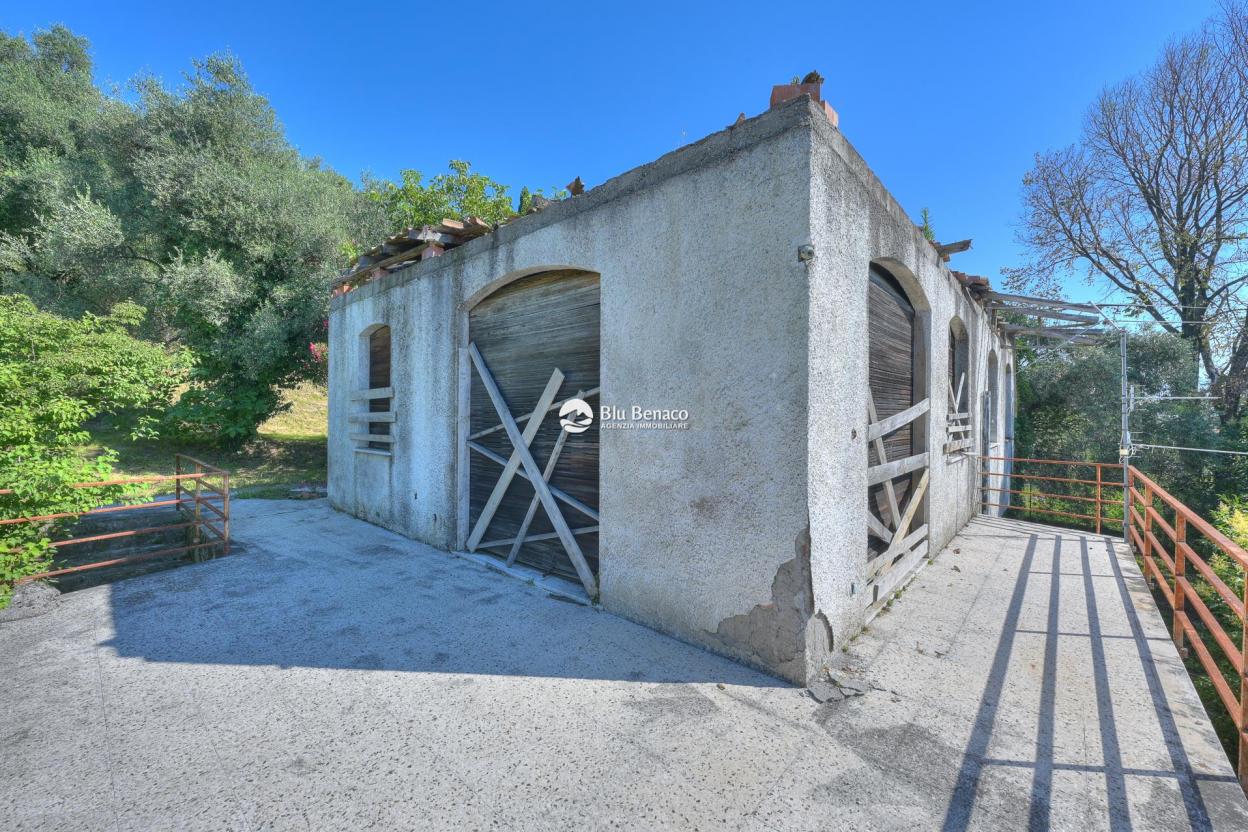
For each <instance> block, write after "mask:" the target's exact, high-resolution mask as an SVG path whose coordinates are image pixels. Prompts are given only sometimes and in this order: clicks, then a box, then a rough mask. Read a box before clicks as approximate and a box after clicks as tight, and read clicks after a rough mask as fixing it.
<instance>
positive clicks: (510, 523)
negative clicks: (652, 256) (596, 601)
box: [466, 270, 600, 596]
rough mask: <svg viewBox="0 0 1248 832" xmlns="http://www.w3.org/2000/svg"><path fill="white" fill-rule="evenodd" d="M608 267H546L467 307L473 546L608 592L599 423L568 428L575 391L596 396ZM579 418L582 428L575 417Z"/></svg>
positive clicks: (470, 540) (594, 398)
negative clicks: (601, 566) (603, 569)
mask: <svg viewBox="0 0 1248 832" xmlns="http://www.w3.org/2000/svg"><path fill="white" fill-rule="evenodd" d="M599 309H600V301H599V287H598V275H596V274H592V273H589V272H583V271H572V270H560V271H548V272H539V273H537V274H532V275H528V276H527V277H523V278H521V279H519V280H516V281H514V282H511V283H508V284H506V285H505V286H503V287H502V288H500V289H498V290H497V291H495V292H494V293H492V294H490V295H488V296H486V297H485V298H484V299H482V300H481V301H480V302H479V303H478V304H477V305H476V306H474V307H473V308H472V309H471V310H470V311H469V313H468V341H469V345H468V349H467V351H466V352H467V356H466V357H467V359H468V360H469V361H470V362H471V365H472V375H471V381H470V382H469V384H470V390H469V396H468V402H469V407H468V411H469V412H468V420H469V425H468V430H467V437H466V439H467V443H468V450H469V451H470V463H469V473H468V495H467V496H468V500H467V503H468V524H469V528H470V529H471V532H470V533H469V535H468V539H467V541H466V546H467V548H468V549H469V550H470V551H476V550H484V551H486V552H490V553H491V554H495V555H498V556H500V557H503V558H506V559H507V563H508V564H512V563H517V562H518V563H521V564H524V565H526V566H529V567H532V568H534V569H538V570H540V571H541V572H543V573H545V574H555V575H559V576H562V577H566V578H570V579H572V580H580V581H581V583H582V584H583V585H584V587H585V589H586V592H588V593H589V594H590V595H591V596H593V595H596V594H597V583H596V576H597V572H598V533H597V532H598V423H597V420H596V419H595V420H593V421H592V422H591V423H590V424H589V425H588V427H585V428H583V429H579V430H565V429H564V428H563V427H562V426H561V424H560V413H559V411H560V409H561V407H562V405H563V404H564V403H566V402H568V401H569V400H571V399H581V400H584V401H586V402H588V403H590V404H591V407H592V406H593V404H594V403H596V402H597V397H598V387H599V353H600V349H599V344H600V336H599ZM573 427H574V428H576V427H580V426H578V425H574V426H573Z"/></svg>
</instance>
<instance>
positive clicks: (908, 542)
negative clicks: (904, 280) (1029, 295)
mask: <svg viewBox="0 0 1248 832" xmlns="http://www.w3.org/2000/svg"><path fill="white" fill-rule="evenodd" d="M867 317H868V354H869V366H868V373H867V384H868V408H867V422H868V428H867V440H868V441H867V483H868V488H867V513H868V517H867V526H868V529H869V534H868V537H867V557H868V561H869V562H870V565H869V567H868V570H867V575H868V578H869V579H870V580H871V581H872V582H873V583H874V584H875V589H876V591H877V593H878V592H880V591H882V590H881V586H882V584H881V580H882V579H883V578H884V575H885V573H886V572H888V571H889V570H891V569H892V567H893V566H894V565H895V564H898V563H901V562H903V561H906V560H907V559H909V560H914V558H915V557H919V556H921V554H922V552H923V551H925V547H926V545H927V544H926V541H927V526H926V524H925V523H924V519H925V518H924V517H923V514H922V506H923V503H922V500H923V496H924V494H925V492H926V489H927V484H928V481H929V480H928V473H927V454H926V453H923V452H922V449H921V448H920V447H919V445H920V444H922V443H920V442H917V441H916V438H918V437H919V436H921V433H919V432H917V431H916V427H917V426H919V425H924V424H926V419H927V415H928V410H929V409H930V401H929V400H928V399H926V398H925V399H923V400H922V401H916V400H915V398H916V397H915V389H916V386H917V385H916V379H915V367H916V360H915V358H916V350H917V349H919V348H920V347H919V345H918V344H916V341H917V340H918V339H917V338H916V323H915V311H914V305H913V304H912V303H911V302H910V300H909V298H908V297H907V296H906V293H905V290H904V289H902V287H901V285H900V284H899V283H898V282H897V281H896V280H895V279H894V278H893V277H892V276H891V275H889V274H888V273H887V272H885V271H883V270H882V269H878V268H875V267H872V268H871V270H870V274H869V285H868V316H867ZM900 572H904V570H900ZM896 579H897V573H894V574H893V575H892V576H890V577H889V578H888V579H887V580H884V584H883V585H884V586H885V587H886V586H887V585H889V584H891V582H892V581H895V580H896ZM881 597H882V596H881Z"/></svg>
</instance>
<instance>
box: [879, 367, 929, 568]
mask: <svg viewBox="0 0 1248 832" xmlns="http://www.w3.org/2000/svg"><path fill="white" fill-rule="evenodd" d="M930 405H931V402H930V400H929V399H924V400H923V401H921V402H919V403H918V404H915V405H912V406H911V407H908V408H906V409H905V410H903V411H901V412H900V413H897V414H895V415H893V416H889V417H888V418H886V419H880V418H879V417H878V415H877V414H876V410H875V396H874V395H873V394H872V393H871V391H870V390H868V391H867V418H868V424H867V441H868V442H870V443H871V446H872V448H873V449H874V450H875V456H876V465H875V466H874V467H873V468H872V469H871V471H878V472H880V473H879V475H878V476H879V478H880V482H881V483H882V484H883V486H884V495H885V497H887V499H888V504H887V507H888V523H889V524H890V525H891V526H892V528H891V529H890V528H889V526H888V525H885V524H884V523H881V522H880V521H879V520H877V519H876V517H875V515H874V514H872V513H871V512H870V511H868V512H867V528H868V529H869V530H870V532H871V534H873V535H875V536H876V537H878V538H880V539H881V540H883V541H884V542H885V543H888V544H890V545H889V547H888V550H887V551H885V552H884V553H883V554H882V555H880V556H879V557H877V558H876V560H875V569H877V570H878V569H879V568H880V567H881V565H882V564H884V563H886V562H888V561H891V560H892V558H894V557H896V556H897V555H898V554H900V553H902V552H905V551H909V550H910V548H911V547H913V546H914V544H915V543H917V542H919V541H920V540H922V539H923V538H924V537H926V535H927V526H926V525H923V526H920V527H919V528H918V529H916V530H915V531H913V532H911V531H910V524H911V523H912V522H914V516H915V514H916V513H917V512H918V509H919V505H920V502H921V501H922V499H923V494H924V492H926V491H927V484H928V474H929V472H928V471H927V470H926V466H927V454H925V453H924V454H916V455H914V456H912V457H907V458H906V459H903V460H898V461H897V462H893V463H890V462H889V460H888V454H887V451H886V449H885V447H884V437H885V436H886V435H888V434H890V433H892V432H893V431H895V430H900V429H901V428H903V427H905V426H906V425H908V424H910V423H911V422H913V421H914V420H915V419H918V418H919V417H920V416H922V415H923V414H924V413H926V412H927V411H928V410H929V408H930ZM920 467H922V468H924V469H925V470H924V471H923V476H922V477H921V478H920V479H919V483H918V485H917V486H915V488H914V491H913V492H912V493H911V494H910V495H909V497H910V499H909V501H908V502H907V504H906V507H905V509H904V510H903V509H902V508H901V506H900V505H898V502H897V491H896V489H895V488H894V487H893V482H892V477H893V476H897V475H899V474H904V473H909V472H910V471H913V470H917V469H918V468H920ZM890 469H891V470H890ZM894 472H895V473H894ZM870 479H871V476H870V472H868V481H870ZM872 574H874V572H872Z"/></svg>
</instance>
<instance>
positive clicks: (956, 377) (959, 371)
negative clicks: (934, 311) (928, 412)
mask: <svg viewBox="0 0 1248 832" xmlns="http://www.w3.org/2000/svg"><path fill="white" fill-rule="evenodd" d="M969 365H970V350H969V347H968V341H967V337H966V327H965V326H963V324H962V321H960V320H959V319H957V318H954V319H953V320H951V321H950V322H949V412H950V413H958V412H963V411H965V410H966V409H967V408H966V407H965V405H966V404H967V403H968V402H969V401H970V383H971V380H970V379H969V378H968V377H967V372H966V370H967V367H968V366H969Z"/></svg>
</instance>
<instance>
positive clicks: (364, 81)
mask: <svg viewBox="0 0 1248 832" xmlns="http://www.w3.org/2000/svg"><path fill="white" fill-rule="evenodd" d="M1215 6H1216V3H1215V2H1213V0H1208V1H1207V2H1204V1H1202V0H1178V1H1177V2H1176V0H1131V2H1125V0H1112V1H1110V0H1082V2H1064V0H1063V1H1062V2H1045V3H1025V4H1022V3H1001V2H999V0H998V2H984V3H977V2H976V3H972V2H966V3H956V2H945V3H932V2H926V3H905V2H891V3H889V2H875V3H862V2H823V3H818V2H816V3H810V4H805V5H803V4H783V5H781V6H772V5H770V4H767V3H751V4H736V3H704V4H693V3H690V4H679V3H665V4H648V3H641V2H633V3H619V4H613V3H587V2H583V0H582V2H576V3H566V4H565V3H538V2H514V0H513V2H509V3H500V4H493V3H489V2H485V0H479V2H477V3H472V4H467V5H465V4H450V5H436V4H435V5H424V4H421V5H417V4H404V3H369V2H359V3H354V4H343V3H333V4H317V3H298V4H295V3H263V2H251V3H230V2H223V3H211V4H206V5H205V4H185V3H160V4H137V3H126V2H112V3H99V2H56V3H48V4H33V3H28V2H24V3H20V4H13V3H9V2H7V1H6V2H0V27H2V28H3V29H4V30H6V31H8V32H10V33H12V32H15V31H21V32H24V33H27V34H29V33H30V32H31V31H32V30H34V29H36V28H41V27H45V26H47V25H49V24H51V23H55V22H60V23H65V24H67V25H68V26H69V27H70V28H72V29H73V30H75V31H76V32H77V33H79V34H81V35H85V36H86V37H87V38H89V39H90V41H91V45H92V51H93V55H94V58H95V61H96V78H97V81H100V82H124V81H125V80H127V79H129V78H130V77H132V76H133V75H135V74H136V73H138V72H140V71H150V72H153V73H155V74H157V75H159V76H161V77H163V78H165V79H166V81H169V82H176V81H177V80H178V78H179V76H180V74H181V73H182V72H183V71H184V70H185V69H186V68H187V67H188V66H189V62H190V59H191V58H192V57H195V56H203V55H206V54H208V53H210V52H214V51H221V50H229V51H231V52H233V53H235V54H236V55H238V56H239V57H240V58H241V59H242V61H243V64H244V66H245V67H246V69H247V71H248V73H249V75H250V76H251V80H252V82H253V84H254V85H255V87H256V88H257V90H259V91H260V92H261V93H262V94H264V95H265V96H267V97H268V98H269V100H270V101H271V102H272V103H273V106H274V107H275V108H276V110H277V113H278V115H279V117H280V118H281V119H282V121H283V123H284V124H285V126H286V129H287V132H288V135H289V136H290V138H291V140H292V141H293V142H294V143H295V144H296V145H298V146H299V148H300V149H301V150H302V151H303V152H304V153H305V154H307V155H314V156H320V157H321V158H323V159H324V160H325V161H326V162H327V163H328V164H329V165H330V166H332V167H334V168H335V169H337V170H339V171H341V172H342V173H344V174H347V175H349V176H351V177H353V178H355V177H358V176H359V174H360V173H361V172H362V171H365V170H369V171H372V172H373V173H374V174H376V175H379V176H384V177H390V178H393V177H396V176H397V174H398V171H399V170H400V169H402V168H405V167H411V168H416V169H419V170H422V171H425V172H426V173H427V174H428V173H436V172H439V171H441V170H443V169H444V168H445V165H446V161H447V160H448V159H451V158H461V159H467V160H469V161H471V162H472V163H473V166H474V168H476V169H478V170H480V171H482V172H484V173H487V174H489V175H490V176H492V177H494V178H495V179H497V180H500V181H502V182H506V183H509V184H513V185H514V186H515V187H516V189H518V188H519V186H520V185H522V184H527V185H529V186H530V187H545V188H548V189H549V188H550V187H552V186H555V187H558V186H562V185H564V184H566V183H567V182H569V181H571V180H572V178H573V177H575V176H578V175H579V176H581V177H582V179H584V181H585V182H586V183H587V184H589V185H591V186H592V185H594V184H598V183H601V182H603V181H604V180H606V179H608V178H610V177H611V176H614V175H616V174H618V173H622V172H623V171H626V170H628V169H629V168H632V167H635V166H637V165H640V164H644V163H645V162H647V161H650V160H651V159H653V158H655V157H657V156H659V155H661V154H662V153H665V152H667V151H669V150H672V149H674V148H676V147H679V146H681V145H683V144H687V143H689V142H692V141H696V140H697V139H700V138H702V137H703V136H705V135H707V134H709V133H712V132H715V131H716V130H719V129H722V128H723V127H725V126H726V125H728V124H730V123H731V122H733V121H734V120H735V119H736V117H737V114H738V113H739V112H742V111H744V112H745V113H746V114H747V115H755V114H757V113H759V112H761V111H763V110H764V109H766V107H767V97H768V94H769V92H770V89H771V85H772V84H775V83H783V82H785V81H787V80H788V79H789V78H791V77H792V76H793V75H800V74H805V73H806V72H807V71H809V70H811V69H818V70H819V71H820V72H821V73H822V74H823V75H824V76H825V77H826V78H827V82H826V83H825V84H824V95H825V98H827V99H828V100H829V101H830V103H831V104H832V106H833V107H835V108H836V109H837V110H838V111H839V113H840V116H841V130H842V131H843V132H844V133H845V135H846V136H847V137H848V138H849V140H850V141H851V142H852V143H853V144H854V145H855V146H856V147H857V148H858V150H859V152H860V153H862V155H863V156H864V157H865V158H866V160H867V162H868V163H869V164H870V165H871V166H872V168H873V169H874V170H875V172H876V173H877V174H878V175H879V176H880V178H881V179H882V180H883V181H884V183H885V185H886V186H887V187H888V188H889V189H890V190H891V191H892V192H893V194H894V195H895V196H896V197H897V198H898V199H899V200H900V202H901V204H902V205H903V206H904V207H905V208H906V210H908V211H909V212H910V214H911V216H913V217H915V218H917V217H918V215H919V211H920V210H921V209H922V208H924V207H927V208H929V209H930V210H931V213H932V219H933V225H934V226H935V229H936V232H937V235H938V236H939V237H940V239H942V240H953V239H961V238H964V237H971V238H973V239H974V241H975V245H974V249H973V250H972V251H970V252H967V253H966V254H961V255H956V256H955V257H954V260H953V263H952V265H953V266H954V267H955V268H959V269H963V270H965V271H969V272H973V273H978V274H983V275H986V276H988V277H990V278H994V282H998V281H997V276H998V274H999V271H1000V268H1001V267H1002V266H1008V265H1014V264H1017V263H1018V262H1019V261H1020V260H1021V259H1022V257H1023V252H1022V251H1021V249H1020V248H1019V246H1018V245H1017V243H1016V242H1015V239H1014V238H1015V225H1016V222H1017V218H1018V214H1019V205H1020V199H1019V192H1020V182H1021V179H1022V176H1023V174H1024V173H1025V172H1026V171H1027V169H1028V168H1029V167H1030V164H1031V160H1032V156H1033V154H1034V153H1035V152H1036V151H1039V150H1043V149H1046V148H1052V147H1059V146H1062V145H1066V144H1069V143H1071V142H1073V141H1074V140H1075V139H1076V138H1077V136H1078V133H1079V128H1080V125H1081V122H1082V119H1083V114H1084V112H1085V110H1086V108H1087V106H1088V105H1089V103H1090V102H1091V101H1092V99H1093V98H1094V96H1095V95H1096V94H1097V92H1098V91H1099V90H1100V89H1101V88H1102V87H1104V86H1105V85H1107V84H1111V83H1114V82H1116V81H1119V80H1121V79H1123V78H1125V77H1126V76H1128V75H1130V74H1133V73H1135V72H1137V71H1139V70H1140V69H1142V68H1144V67H1146V66H1147V65H1148V64H1149V63H1151V62H1152V60H1153V59H1154V58H1155V56H1156V55H1157V53H1158V51H1159V49H1160V48H1161V46H1162V45H1163V44H1164V43H1165V42H1166V40H1168V39H1169V38H1171V37H1173V36H1174V35H1176V34H1181V33H1184V32H1187V31H1191V30H1193V29H1195V28H1196V27H1198V26H1199V25H1200V23H1201V21H1202V20H1203V19H1205V18H1206V17H1208V16H1209V15H1210V14H1212V13H1213V11H1214V10H1215ZM1068 292H1069V294H1070V295H1072V296H1076V297H1081V298H1082V297H1088V296H1090V292H1091V290H1089V289H1087V288H1086V287H1083V286H1082V285H1078V284H1072V285H1070V286H1069V287H1068Z"/></svg>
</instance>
